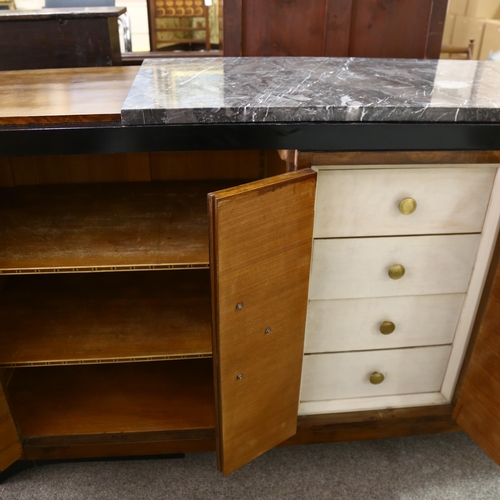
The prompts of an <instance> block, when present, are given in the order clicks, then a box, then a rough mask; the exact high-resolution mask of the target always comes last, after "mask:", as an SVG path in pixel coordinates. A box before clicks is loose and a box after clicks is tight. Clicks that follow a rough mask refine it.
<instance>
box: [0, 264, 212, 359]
mask: <svg viewBox="0 0 500 500" xmlns="http://www.w3.org/2000/svg"><path fill="white" fill-rule="evenodd" d="M0 324H2V330H1V333H0V366H2V365H3V366H22V365H32V364H60V363H62V362H64V363H81V362H85V363H96V362H99V361H105V362H116V361H127V360H128V361H136V360H143V359H148V360H149V359H164V358H182V357H201V356H205V357H210V356H211V354H212V341H211V311H210V277H209V274H208V270H205V269H201V270H188V271H177V272H175V273H172V272H168V271H158V272H136V273H92V274H66V275H62V276H61V275H54V274H52V275H49V274H47V275H43V276H35V275H29V276H12V277H11V278H10V280H9V283H8V285H7V286H6V287H5V289H4V290H3V291H1V292H0Z"/></svg>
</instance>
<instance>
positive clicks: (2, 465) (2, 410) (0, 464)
mask: <svg viewBox="0 0 500 500" xmlns="http://www.w3.org/2000/svg"><path fill="white" fill-rule="evenodd" d="M0 374H1V370H0ZM21 456H22V448H21V442H20V440H19V437H18V435H17V429H16V426H15V424H14V421H13V420H12V416H11V414H10V409H9V405H8V404H7V399H6V397H5V393H4V390H3V387H2V384H1V383H0V472H2V471H3V470H5V469H6V468H7V467H9V465H11V464H12V463H13V462H15V461H16V460H19V459H20V458H21Z"/></svg>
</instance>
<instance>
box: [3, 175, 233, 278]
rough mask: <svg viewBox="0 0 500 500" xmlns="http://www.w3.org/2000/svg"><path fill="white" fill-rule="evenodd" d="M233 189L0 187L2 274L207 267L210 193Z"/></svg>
mask: <svg viewBox="0 0 500 500" xmlns="http://www.w3.org/2000/svg"><path fill="white" fill-rule="evenodd" d="M228 184H229V183H228V182H225V183H223V182H220V181H211V182H210V181H209V182H206V181H192V182H191V181H190V182H182V181H181V182H151V183H150V182H147V183H126V184H112V183H109V184H76V185H52V186H22V187H19V186H18V187H15V188H4V189H0V273H2V274H15V273H35V272H42V273H51V272H92V271H111V270H140V269H168V268H171V269H178V268H191V267H202V268H203V267H208V220H207V208H206V206H207V201H206V195H207V193H208V192H210V191H214V190H218V189H220V188H224V187H227V186H228Z"/></svg>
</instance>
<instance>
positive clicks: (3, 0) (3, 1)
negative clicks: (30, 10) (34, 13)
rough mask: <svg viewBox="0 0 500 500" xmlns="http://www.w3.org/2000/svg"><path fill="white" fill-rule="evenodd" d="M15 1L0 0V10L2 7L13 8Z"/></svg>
mask: <svg viewBox="0 0 500 500" xmlns="http://www.w3.org/2000/svg"><path fill="white" fill-rule="evenodd" d="M15 8H16V2H15V1H14V0H0V10H2V9H15Z"/></svg>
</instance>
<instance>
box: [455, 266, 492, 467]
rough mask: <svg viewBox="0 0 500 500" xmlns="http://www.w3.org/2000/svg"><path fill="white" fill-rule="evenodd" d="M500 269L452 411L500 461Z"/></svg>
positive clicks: (486, 449) (464, 426)
mask: <svg viewBox="0 0 500 500" xmlns="http://www.w3.org/2000/svg"><path fill="white" fill-rule="evenodd" d="M499 331H500V269H499V270H497V273H496V276H495V280H494V282H493V286H492V289H491V294H490V297H489V301H488V304H487V306H486V311H485V313H484V317H483V321H482V324H481V329H480V331H479V335H478V338H477V342H476V344H475V346H474V351H473V354H472V358H471V361H470V363H469V365H468V367H467V372H466V376H465V380H464V383H463V386H462V390H461V392H460V397H459V399H458V402H457V406H456V408H455V412H454V414H453V416H454V418H455V419H456V421H457V423H458V424H459V425H460V426H461V427H462V428H463V429H464V430H465V431H466V432H467V433H468V434H469V435H470V436H471V437H472V438H473V439H474V440H475V441H476V442H477V443H478V444H479V446H481V448H483V450H484V451H486V453H488V454H489V455H490V456H491V457H492V458H493V459H494V460H495V461H496V462H497V463H498V464H500V335H499Z"/></svg>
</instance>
